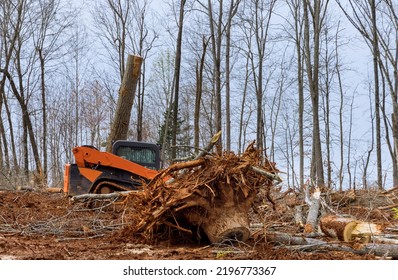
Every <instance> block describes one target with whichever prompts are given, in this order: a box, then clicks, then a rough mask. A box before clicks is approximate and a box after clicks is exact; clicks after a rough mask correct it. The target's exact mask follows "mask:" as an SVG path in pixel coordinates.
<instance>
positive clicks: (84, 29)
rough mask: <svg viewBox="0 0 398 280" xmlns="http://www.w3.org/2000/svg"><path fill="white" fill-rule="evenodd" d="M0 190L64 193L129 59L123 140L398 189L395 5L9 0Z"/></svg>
mask: <svg viewBox="0 0 398 280" xmlns="http://www.w3.org/2000/svg"><path fill="white" fill-rule="evenodd" d="M0 14H1V15H0V39H1V43H0V110H1V114H0V185H1V187H2V188H11V189H12V188H17V187H18V186H21V185H25V184H29V182H32V181H33V182H40V183H42V184H43V185H45V186H47V185H48V186H54V187H56V186H60V184H61V182H62V179H63V177H62V176H63V166H64V164H65V163H67V162H71V161H73V156H72V151H71V149H72V147H74V146H77V145H84V144H89V145H94V146H96V147H99V148H101V147H104V143H105V142H106V139H107V137H108V134H109V128H110V125H111V121H112V118H113V113H114V111H115V107H116V101H117V97H118V89H119V86H120V82H121V79H122V77H123V73H124V69H125V63H126V59H127V55H128V54H137V55H140V56H141V57H143V58H144V60H143V65H142V73H141V77H140V81H139V85H138V87H137V91H136V95H135V99H134V108H133V111H132V115H131V121H130V131H129V136H128V139H131V140H139V141H149V142H157V143H160V144H162V146H163V150H162V151H163V159H164V162H165V163H166V164H167V162H168V161H169V160H171V159H172V158H176V157H177V158H178V157H184V156H186V155H187V154H188V153H190V152H193V151H194V150H193V148H194V147H202V146H203V145H204V144H205V143H206V141H207V140H208V139H209V138H211V136H212V135H213V134H215V133H216V132H217V131H219V130H221V131H222V132H223V133H222V141H221V145H219V146H218V148H219V149H220V150H232V151H234V152H236V153H241V152H242V151H243V149H244V147H245V146H247V144H248V143H250V142H252V141H254V140H255V141H256V146H257V147H258V148H259V149H261V150H263V151H264V154H265V155H266V156H267V157H268V158H269V159H270V160H271V161H272V162H276V164H277V167H278V168H279V169H280V170H281V171H282V172H284V173H282V174H281V176H282V177H283V179H284V184H285V185H286V186H289V187H291V188H300V186H304V185H306V184H314V185H315V184H319V185H326V186H329V187H330V188H333V189H336V190H346V189H354V188H355V189H361V188H363V189H367V188H375V189H388V188H391V187H393V186H397V185H398V184H397V183H398V169H397V163H398V156H397V152H398V121H397V118H398V98H397V95H398V75H397V73H398V72H397V71H398V4H397V2H396V1H393V0H377V1H376V0H366V1H363V0H317V1H309V0H284V1H281V0H261V1H258V0H245V1H241V0H230V1H223V0H216V1H211V0H209V1H205V0H181V1H176V0H168V1H155V0H152V1H150V0H139V1H136V0H98V1H94V0H81V1H80V0H75V1H70V0H2V1H0Z"/></svg>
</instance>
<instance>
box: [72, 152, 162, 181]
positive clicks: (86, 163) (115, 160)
mask: <svg viewBox="0 0 398 280" xmlns="http://www.w3.org/2000/svg"><path fill="white" fill-rule="evenodd" d="M73 153H74V156H75V160H76V164H77V166H78V167H91V168H93V167H95V166H96V165H99V166H109V167H112V168H115V169H121V170H126V171H129V172H132V173H134V174H136V175H138V176H140V177H143V178H146V179H148V180H151V179H153V178H154V177H155V176H156V175H157V174H158V172H157V171H156V170H152V169H149V168H146V167H144V166H141V165H139V164H137V163H134V162H132V161H129V160H126V159H123V158H121V157H119V156H116V155H114V154H111V153H108V152H101V151H99V150H97V149H93V148H90V147H84V146H82V147H76V148H74V149H73ZM81 171H82V169H81ZM93 171H94V170H93ZM84 176H85V177H87V178H88V179H90V177H93V176H96V175H95V173H90V174H88V176H86V175H84ZM89 176H90V177H89ZM97 177H98V176H97ZM90 181H93V180H91V179H90Z"/></svg>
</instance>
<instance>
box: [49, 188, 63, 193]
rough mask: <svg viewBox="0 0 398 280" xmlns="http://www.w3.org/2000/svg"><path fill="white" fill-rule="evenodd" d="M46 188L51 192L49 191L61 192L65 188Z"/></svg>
mask: <svg viewBox="0 0 398 280" xmlns="http://www.w3.org/2000/svg"><path fill="white" fill-rule="evenodd" d="M45 190H46V192H49V193H61V192H62V190H63V189H62V188H46V189H45Z"/></svg>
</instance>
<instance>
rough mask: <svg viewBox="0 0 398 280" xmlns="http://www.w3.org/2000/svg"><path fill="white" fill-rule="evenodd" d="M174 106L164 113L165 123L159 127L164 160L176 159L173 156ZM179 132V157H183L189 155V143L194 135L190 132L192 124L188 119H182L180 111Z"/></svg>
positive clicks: (178, 119) (177, 129)
mask: <svg viewBox="0 0 398 280" xmlns="http://www.w3.org/2000/svg"><path fill="white" fill-rule="evenodd" d="M173 108H174V106H173V105H171V106H170V108H169V109H167V110H166V112H164V114H163V124H162V125H161V126H160V128H159V140H158V144H160V145H162V160H163V162H170V161H172V160H175V159H173V158H172V152H171V148H172V139H173V126H174V124H173V113H174V111H173ZM176 125H177V127H176V133H177V137H176V139H177V158H176V159H179V158H183V157H187V156H189V152H190V148H189V145H190V143H191V141H192V136H191V135H190V134H189V132H190V125H189V123H187V122H186V120H184V119H182V118H181V116H180V113H178V117H177V123H176Z"/></svg>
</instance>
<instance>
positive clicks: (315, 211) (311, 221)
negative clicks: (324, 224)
mask: <svg viewBox="0 0 398 280" xmlns="http://www.w3.org/2000/svg"><path fill="white" fill-rule="evenodd" d="M307 188H308V187H307ZM320 198H321V192H320V190H319V188H316V189H315V192H314V193H313V194H312V196H311V197H310V200H309V204H310V208H309V210H308V215H307V220H306V223H305V226H304V233H307V234H308V233H312V232H315V231H316V227H317V224H318V215H319V208H320V204H321V203H320ZM307 203H308V202H307Z"/></svg>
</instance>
